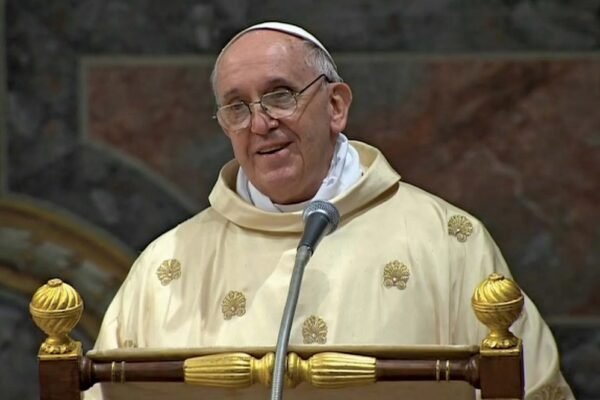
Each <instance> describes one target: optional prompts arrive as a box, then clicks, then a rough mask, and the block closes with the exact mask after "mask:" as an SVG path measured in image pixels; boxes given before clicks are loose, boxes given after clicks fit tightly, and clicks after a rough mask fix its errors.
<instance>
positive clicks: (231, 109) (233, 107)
mask: <svg viewBox="0 0 600 400" xmlns="http://www.w3.org/2000/svg"><path fill="white" fill-rule="evenodd" d="M223 109H224V110H227V112H228V113H232V114H242V113H245V112H246V111H247V110H246V105H245V104H244V103H242V102H241V101H240V102H238V103H233V104H229V105H228V106H225V107H223Z"/></svg>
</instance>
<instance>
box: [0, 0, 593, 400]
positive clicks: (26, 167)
mask: <svg viewBox="0 0 600 400" xmlns="http://www.w3.org/2000/svg"><path fill="white" fill-rule="evenodd" d="M3 5H4V10H3V11H4V22H5V24H4V27H5V29H4V38H3V44H5V53H6V54H5V58H6V68H5V72H6V74H5V77H4V82H5V87H6V90H5V91H4V93H0V104H4V105H5V109H4V112H3V113H2V114H0V116H1V115H5V116H6V121H5V123H2V121H1V120H0V129H1V130H0V143H3V144H4V146H3V149H4V151H3V154H4V160H5V161H4V164H0V165H2V169H1V171H0V183H2V182H4V185H3V186H2V192H1V199H2V200H3V201H5V202H7V203H13V204H16V203H19V204H21V203H24V204H28V205H31V207H35V208H38V209H42V210H44V211H45V212H46V213H49V214H52V215H54V216H55V217H56V218H59V219H60V220H61V221H63V222H64V223H65V224H67V225H69V226H70V227H74V230H75V231H77V229H81V230H82V231H84V230H85V231H86V232H87V234H88V237H101V238H103V239H102V240H106V243H110V246H112V247H111V248H113V247H114V248H115V249H117V248H118V249H120V250H119V251H121V253H122V254H126V255H124V256H123V257H122V259H124V258H125V257H127V255H129V256H130V257H132V258H133V257H134V254H135V253H136V252H138V251H140V250H141V249H143V248H144V246H145V245H146V244H147V243H148V242H149V241H150V240H151V239H152V238H154V237H155V236H156V235H157V234H159V233H161V232H163V231H165V230H166V229H168V228H170V227H171V226H173V225H175V224H176V223H178V222H179V221H181V220H183V219H185V218H187V217H188V216H190V215H193V214H194V213H196V212H197V211H199V210H201V209H202V208H204V207H206V206H207V199H206V197H207V194H208V193H209V191H210V188H211V186H212V183H213V182H214V180H215V178H216V175H217V173H218V169H219V167H220V166H221V165H222V164H223V162H224V161H225V160H227V159H229V158H230V157H231V150H230V149H229V145H228V142H227V139H226V138H225V137H224V136H223V135H222V134H221V132H220V130H219V127H218V126H217V124H216V123H215V122H214V120H212V119H211V115H212V113H213V111H214V103H213V101H212V98H211V92H210V86H209V83H208V74H209V73H210V68H211V66H212V62H213V61H214V57H215V54H216V52H217V51H218V49H219V48H220V47H221V46H222V44H223V43H224V42H225V41H226V40H227V39H228V38H229V37H230V36H231V35H232V34H233V33H234V32H236V31H237V30H239V29H240V28H242V27H244V26H246V25H248V24H250V23H253V22H256V21H262V20H270V19H278V20H286V21H290V22H294V23H298V24H301V25H304V26H306V27H307V28H309V29H310V30H311V31H312V32H313V33H315V34H316V35H317V36H318V37H319V38H320V39H321V40H322V41H323V42H324V43H325V44H326V46H328V48H329V49H330V50H331V51H332V52H333V53H334V57H335V58H336V60H337V61H338V65H339V68H340V71H341V74H342V76H343V77H344V78H345V80H346V81H347V82H349V83H350V84H351V86H352V88H353V91H354V98H355V101H354V104H353V107H352V115H351V119H350V123H349V126H348V129H347V131H346V133H347V134H348V136H350V137H351V138H355V139H360V140H364V141H367V142H369V143H372V144H375V145H377V146H378V147H380V148H381V149H382V151H383V152H384V153H385V154H386V156H387V157H388V158H389V159H390V162H391V163H392V164H393V165H394V167H395V168H396V169H397V170H398V171H399V172H400V173H401V174H402V176H403V179H404V180H406V181H408V182H411V183H414V184H416V185H418V186H421V187H423V188H425V189H427V190H429V191H431V192H433V193H435V194H438V195H439V196H441V197H443V198H445V199H447V200H449V201H451V202H453V203H455V204H457V205H459V206H461V207H463V208H465V209H467V210H468V211H470V212H471V213H473V214H474V215H475V216H477V217H478V218H480V219H481V220H482V221H483V222H484V223H485V224H486V226H487V227H488V229H489V230H490V231H491V233H492V235H493V236H494V238H495V239H496V241H497V242H498V244H499V246H500V248H501V249H502V250H503V253H504V255H505V258H506V259H507V261H508V262H509V264H510V265H511V268H512V271H513V273H514V275H515V276H516V278H517V280H518V281H519V283H520V284H521V286H522V287H523V288H524V289H525V290H526V291H527V293H528V294H529V295H530V297H532V298H533V300H534V301H535V302H536V304H537V305H538V307H539V308H540V311H541V312H542V314H543V315H544V316H545V318H546V319H547V321H548V322H549V323H550V325H551V328H552V329H553V331H554V333H555V335H556V337H557V341H558V344H559V346H560V348H561V351H562V364H563V370H564V373H565V375H566V376H567V378H568V380H569V381H570V383H571V384H572V386H573V388H574V391H575V392H576V394H577V395H578V398H579V399H600V381H599V380H598V379H595V378H594V377H596V376H600V311H599V310H600V295H598V290H597V288H598V287H599V285H600V269H599V268H598V266H599V264H600V250H599V249H600V230H599V228H598V226H599V222H600V212H599V208H598V204H600V194H599V193H600V190H599V189H600V188H599V186H600V184H599V182H600V180H599V177H600V151H599V148H600V113H598V112H597V109H598V105H599V104H600V52H599V51H598V50H599V48H600V1H598V0H594V1H592V0H579V1H571V2H563V1H559V0H546V1H534V0H530V1H525V0H504V1H500V0H493V1H490V0H486V1H483V0H471V1H466V0H412V1H403V2H398V1H392V0H378V1H360V0H347V1H345V2H344V6H343V7H341V6H340V3H339V2H333V1H320V2H315V1H309V0H297V1H294V2H293V7H292V6H290V2H276V1H273V0H267V1H257V0H239V1H234V0H228V1H215V0H203V1H199V0H196V1H193V0H180V1H176V2H171V3H169V4H167V3H165V2H158V1H151V0H130V1H126V0H104V1H102V0H84V1H74V0H73V1H67V0H61V1H54V2H42V1H38V0H20V1H17V0H6V1H5V2H4V4H3ZM314 10H318V12H314ZM340 27H343V29H341V28H340ZM2 87H3V86H0V88H2ZM3 125H4V126H5V128H3ZM0 160H2V158H0ZM0 208H1V207H0ZM0 215H3V214H2V212H1V210H0ZM78 227H80V228H78ZM18 228H19V229H21V230H23V229H25V228H23V226H19V227H18ZM14 229H16V228H15V226H12V225H10V224H9V223H7V222H5V221H0V278H2V277H3V276H11V277H14V276H15V275H14V274H21V275H20V276H23V277H26V278H27V279H32V280H33V281H39V282H43V280H44V279H46V278H47V277H49V276H50V273H49V272H47V271H46V272H45V271H43V270H41V271H40V270H39V269H37V270H35V271H33V270H32V269H31V268H28V265H30V264H28V263H27V262H26V260H27V258H26V257H25V258H23V256H22V255H23V254H24V253H23V252H20V253H19V252H16V251H15V250H14V248H15V246H16V245H12V243H16V242H15V241H11V240H10V238H14V237H15V234H14ZM27 229H31V230H34V229H35V227H30V228H27ZM69 232H71V231H69ZM34 236H35V235H34ZM37 237H38V239H37V240H38V241H42V242H44V243H46V242H48V243H55V242H60V238H57V237H52V235H50V236H48V235H46V236H43V237H41V238H40V234H39V233H38V234H37ZM61 243H62V242H61ZM107 246H108V245H107ZM121 253H119V254H121ZM23 260H25V261H23ZM79 264H81V265H84V264H85V265H93V267H89V268H78V269H77V271H78V275H76V277H77V279H78V282H98V281H99V279H101V282H102V284H103V285H105V286H103V290H105V291H106V292H107V293H111V292H114V290H116V288H117V287H118V284H119V282H120V279H122V273H121V272H119V271H109V272H106V271H104V267H103V264H102V263H101V262H97V263H95V264H86V263H84V262H80V263H79ZM52 271H55V270H52ZM79 271H82V272H79ZM98 271H100V272H101V273H99V272H98ZM86 276H87V277H88V279H87V280H86ZM99 276H100V277H101V278H99ZM84 292H85V293H84V300H85V296H92V293H93V292H94V288H93V287H88V288H86V287H84ZM28 296H30V293H28V291H27V290H26V289H23V287H22V285H19V284H18V280H16V279H14V278H13V279H8V278H7V279H0V320H1V321H9V322H10V323H7V324H4V323H2V324H0V359H4V360H8V359H11V358H14V357H16V356H17V355H18V354H20V355H21V356H20V357H22V359H21V361H22V362H21V364H22V365H21V364H19V365H20V366H19V368H13V369H11V370H10V371H9V370H2V368H6V367H5V366H7V365H8V364H7V363H6V362H5V363H0V371H2V373H0V386H1V387H3V388H4V387H7V388H9V389H8V391H7V392H6V393H8V395H9V397H8V398H9V399H13V398H14V399H27V398H31V399H33V398H35V393H36V389H35V387H32V386H31V385H23V384H19V383H18V382H24V381H25V380H26V379H27V380H29V381H30V380H31V379H30V377H31V376H34V375H33V372H32V371H34V368H35V359H34V357H33V354H34V353H35V350H34V348H35V343H37V340H39V334H38V333H37V332H35V329H33V326H32V325H31V323H29V322H27V321H28V317H27V316H26V315H25V314H24V313H25V310H26V306H25V305H26V304H27V302H28ZM98 304H105V302H100V303H98ZM101 315H102V307H97V309H94V310H93V312H92V313H91V314H90V316H89V318H90V319H96V324H97V322H98V321H99V320H100V318H101ZM90 326H94V325H93V324H91V325H90ZM78 335H79V337H81V338H83V340H84V343H85V345H86V346H87V347H88V348H89V346H90V345H91V343H92V342H93V332H90V331H89V330H88V331H86V330H82V331H81V332H78ZM17 336H18V337H20V338H23V339H22V340H21V339H19V340H15V338H16V337H17ZM25 338H27V339H25ZM17 353H18V354H17Z"/></svg>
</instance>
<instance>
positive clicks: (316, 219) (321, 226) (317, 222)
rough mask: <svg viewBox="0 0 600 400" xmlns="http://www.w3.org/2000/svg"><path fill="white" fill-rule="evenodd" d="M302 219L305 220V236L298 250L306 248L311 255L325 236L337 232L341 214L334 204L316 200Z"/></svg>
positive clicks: (307, 208)
mask: <svg viewBox="0 0 600 400" xmlns="http://www.w3.org/2000/svg"><path fill="white" fill-rule="evenodd" d="M302 219H303V220H304V234H303V235H302V239H300V243H299V244H298V248H300V247H301V246H306V247H308V248H309V249H310V250H311V253H314V252H315V249H316V248H317V245H318V244H319V242H320V241H321V239H323V236H326V235H329V234H330V233H331V232H333V231H335V230H336V228H337V226H338V224H339V223H340V213H339V212H338V210H337V208H335V206H334V205H333V204H331V203H329V202H327V201H323V200H315V201H313V202H311V203H310V204H309V205H308V206H307V207H306V208H305V209H304V214H303V215H302Z"/></svg>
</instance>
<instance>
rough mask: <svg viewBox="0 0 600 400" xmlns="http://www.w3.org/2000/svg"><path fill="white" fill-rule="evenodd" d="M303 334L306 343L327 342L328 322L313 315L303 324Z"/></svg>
mask: <svg viewBox="0 0 600 400" xmlns="http://www.w3.org/2000/svg"><path fill="white" fill-rule="evenodd" d="M302 336H303V337H304V343H305V344H311V343H319V344H325V343H326V342H327V324H326V323H325V321H323V320H322V319H321V318H319V317H317V316H315V315H311V316H310V317H308V318H307V319H306V321H304V324H303V325H302Z"/></svg>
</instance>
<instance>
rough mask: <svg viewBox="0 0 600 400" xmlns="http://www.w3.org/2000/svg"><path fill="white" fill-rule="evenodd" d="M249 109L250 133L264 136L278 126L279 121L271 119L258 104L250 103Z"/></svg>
mask: <svg viewBox="0 0 600 400" xmlns="http://www.w3.org/2000/svg"><path fill="white" fill-rule="evenodd" d="M249 107H250V131H251V132H252V133H255V134H257V135H266V134H267V133H269V131H271V129H274V128H276V127H277V126H278V125H279V121H277V120H276V119H275V118H271V117H270V116H269V114H267V112H266V111H265V110H264V109H263V108H262V106H261V104H260V103H259V102H256V103H252V104H250V105H249Z"/></svg>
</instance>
